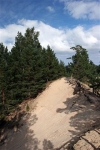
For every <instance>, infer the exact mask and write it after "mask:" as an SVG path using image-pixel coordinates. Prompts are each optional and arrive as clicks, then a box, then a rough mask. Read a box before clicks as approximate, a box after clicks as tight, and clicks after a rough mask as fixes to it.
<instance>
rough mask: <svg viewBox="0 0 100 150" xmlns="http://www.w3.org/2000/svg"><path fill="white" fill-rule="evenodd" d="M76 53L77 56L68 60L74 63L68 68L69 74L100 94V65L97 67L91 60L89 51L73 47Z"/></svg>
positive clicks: (78, 46)
mask: <svg viewBox="0 0 100 150" xmlns="http://www.w3.org/2000/svg"><path fill="white" fill-rule="evenodd" d="M71 49H73V50H74V51H75V55H73V56H72V57H70V58H68V59H71V60H72V62H71V63H69V64H68V65H67V66H66V70H67V74H68V75H69V76H73V77H74V78H76V79H77V80H80V81H82V82H84V83H87V84H89V86H90V87H91V88H93V92H95V90H96V91H97V92H98V94H99V93H100V65H95V64H94V63H93V62H92V61H91V60H89V56H88V53H87V50H86V49H85V48H83V47H82V46H80V45H77V46H76V47H71Z"/></svg>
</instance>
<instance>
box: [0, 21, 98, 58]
mask: <svg viewBox="0 0 100 150" xmlns="http://www.w3.org/2000/svg"><path fill="white" fill-rule="evenodd" d="M33 26H34V27H35V30H36V31H39V32H40V36H39V41H40V43H41V45H42V46H43V47H47V45H50V46H51V48H52V49H53V50H54V51H55V52H56V53H68V52H72V50H70V47H72V46H75V45H77V44H79V45H81V46H82V47H84V48H86V49H87V50H89V53H92V52H95V54H96V53H98V51H99V50H100V49H99V48H100V34H99V32H98V31H100V25H98V26H94V27H92V28H90V29H88V30H86V29H85V28H84V27H82V26H77V27H75V28H73V29H70V28H66V29H56V28H53V27H51V26H50V25H47V24H45V23H43V22H41V21H37V20H25V19H23V20H19V21H18V24H10V25H7V26H6V27H4V28H0V42H2V43H4V45H6V46H7V47H8V49H9V50H10V49H11V47H12V46H13V45H14V40H15V37H16V35H17V32H18V31H20V32H21V33H22V34H24V33H25V30H26V29H27V28H28V27H29V28H31V27H33ZM96 55H97V54H96ZM94 61H95V60H94Z"/></svg>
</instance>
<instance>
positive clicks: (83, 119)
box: [0, 78, 100, 150]
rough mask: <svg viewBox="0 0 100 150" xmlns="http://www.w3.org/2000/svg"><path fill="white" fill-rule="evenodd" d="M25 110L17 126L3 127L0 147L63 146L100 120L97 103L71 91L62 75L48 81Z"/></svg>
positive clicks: (0, 149)
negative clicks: (59, 77) (3, 135)
mask: <svg viewBox="0 0 100 150" xmlns="http://www.w3.org/2000/svg"><path fill="white" fill-rule="evenodd" d="M28 105H29V108H30V110H29V112H28V113H26V115H24V116H23V117H22V118H21V121H20V126H19V128H18V129H17V130H14V129H13V130H12V129H9V130H7V138H6V140H5V142H4V144H3V145H1V146H0V150H13V149H14V150H50V149H51V150H53V149H57V148H58V149H67V146H68V144H69V143H71V142H72V141H73V139H74V138H75V137H78V138H79V137H80V136H81V134H83V133H84V132H86V131H87V130H89V129H90V128H91V127H93V125H95V123H96V122H97V121H98V120H100V111H99V110H98V111H97V110H96V108H97V103H91V102H90V101H88V100H87V99H86V98H85V97H84V96H83V95H81V96H78V95H73V87H72V85H69V83H68V82H67V79H66V78H61V79H58V80H56V81H54V82H52V83H51V84H50V85H49V86H48V87H47V88H46V90H45V91H43V92H42V93H41V94H40V95H39V96H38V97H37V98H36V99H34V100H31V101H29V102H28Z"/></svg>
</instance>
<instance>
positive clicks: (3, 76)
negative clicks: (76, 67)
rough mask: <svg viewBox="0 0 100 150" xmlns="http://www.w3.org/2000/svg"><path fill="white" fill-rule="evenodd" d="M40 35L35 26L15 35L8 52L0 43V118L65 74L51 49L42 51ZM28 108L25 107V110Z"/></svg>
mask: <svg viewBox="0 0 100 150" xmlns="http://www.w3.org/2000/svg"><path fill="white" fill-rule="evenodd" d="M38 36H39V32H35V29H34V27H33V28H31V29H29V28H28V29H27V30H26V32H25V34H24V35H22V34H21V33H20V32H18V34H17V36H16V37H15V45H14V46H13V48H12V49H11V52H8V50H7V48H5V47H4V46H3V44H0V58H1V59H0V114H1V115H0V116H2V117H3V116H6V115H7V114H8V113H9V112H10V111H11V110H12V109H14V108H15V107H16V106H17V105H18V104H19V103H21V102H22V101H23V100H24V99H29V98H34V97H36V96H37V94H38V93H39V92H41V91H42V90H43V89H44V88H45V85H46V82H48V81H52V80H54V79H57V78H59V77H61V76H63V75H64V74H65V66H64V64H63V62H60V63H59V61H58V59H57V58H56V56H55V54H54V52H53V50H52V49H51V48H50V46H47V48H42V46H41V45H40V43H39V40H38ZM26 109H28V106H27V107H26Z"/></svg>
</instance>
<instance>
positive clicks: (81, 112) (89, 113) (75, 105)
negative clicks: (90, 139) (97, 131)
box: [56, 92, 100, 150]
mask: <svg viewBox="0 0 100 150" xmlns="http://www.w3.org/2000/svg"><path fill="white" fill-rule="evenodd" d="M89 94H90V95H89V97H91V99H88V98H87V97H86V96H85V95H84V94H82V93H81V94H80V95H75V96H73V97H72V98H68V99H66V101H65V102H64V104H65V108H58V109H57V110H56V112H57V113H65V114H66V115H68V114H69V113H73V112H76V114H75V115H74V116H72V117H71V118H70V126H71V127H74V129H75V130H69V132H71V134H72V137H73V138H72V139H71V140H70V141H68V142H66V143H64V144H63V145H62V146H61V147H60V148H58V149H61V148H62V147H63V146H64V145H66V144H68V143H69V144H68V147H67V149H70V150H71V149H72V146H73V144H74V143H76V141H78V140H79V137H81V136H82V135H84V133H85V132H87V131H89V130H91V129H94V128H95V127H98V126H100V107H99V106H100V97H97V96H95V95H93V94H92V93H90V92H89ZM91 144H92V143H91Z"/></svg>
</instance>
